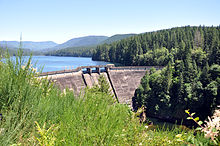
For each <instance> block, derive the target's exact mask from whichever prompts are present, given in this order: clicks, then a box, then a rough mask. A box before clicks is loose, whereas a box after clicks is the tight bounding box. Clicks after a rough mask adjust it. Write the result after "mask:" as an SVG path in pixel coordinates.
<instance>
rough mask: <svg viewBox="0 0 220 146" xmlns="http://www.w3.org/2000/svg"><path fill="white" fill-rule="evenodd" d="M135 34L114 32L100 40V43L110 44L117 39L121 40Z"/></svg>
mask: <svg viewBox="0 0 220 146" xmlns="http://www.w3.org/2000/svg"><path fill="white" fill-rule="evenodd" d="M134 35H136V34H132V33H131V34H116V35H113V36H111V37H109V38H108V39H106V40H104V41H103V42H101V43H100V44H105V43H106V44H111V43H113V42H115V41H119V40H122V39H125V38H128V37H131V36H134Z"/></svg>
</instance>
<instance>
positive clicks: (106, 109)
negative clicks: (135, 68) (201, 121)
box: [0, 56, 209, 145]
mask: <svg viewBox="0 0 220 146" xmlns="http://www.w3.org/2000/svg"><path fill="white" fill-rule="evenodd" d="M30 62H31V61H30V60H29V61H28V62H27V63H26V65H25V66H23V64H22V57H17V58H16V61H15V62H14V61H12V60H11V58H10V57H9V56H8V57H6V61H5V63H3V62H1V63H0V66H1V67H0V79H1V80H0V81H1V82H0V87H1V88H0V99H1V106H0V109H1V110H0V112H1V114H2V119H1V121H0V141H1V145H141V144H142V145H149V144H150V145H161V144H163V145H181V144H197V143H202V144H204V145H205V144H208V143H209V140H206V139H204V138H203V137H202V136H200V135H197V136H193V133H192V132H188V131H184V130H181V129H178V128H176V129H171V130H169V129H161V128H157V129H151V128H150V126H145V125H140V123H139V121H138V120H137V119H136V118H133V117H132V115H133V114H132V112H131V111H130V109H129V108H128V107H127V106H126V105H121V104H119V103H115V102H113V98H112V96H111V95H110V94H109V92H108V90H107V86H106V85H107V84H106V82H105V81H104V80H103V77H101V78H100V80H99V82H100V84H99V85H100V86H98V87H96V88H95V89H91V90H86V91H85V93H84V96H82V97H75V96H74V94H73V92H72V91H69V90H68V89H67V91H66V93H65V94H63V93H61V91H60V90H58V89H57V88H55V87H54V86H53V84H52V83H50V82H49V81H48V80H47V79H42V78H37V74H36V72H35V71H34V70H33V69H32V68H31V67H30ZM153 74H157V72H154V71H153V70H152V75H153ZM152 77H153V76H152ZM152 77H151V78H152ZM150 80H152V79H150ZM146 88H148V87H147V86H146ZM188 137H190V138H188ZM188 139H189V140H188ZM191 139H193V141H192V140H191Z"/></svg>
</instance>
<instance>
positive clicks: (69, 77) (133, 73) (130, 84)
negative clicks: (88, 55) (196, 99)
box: [40, 64, 163, 106]
mask: <svg viewBox="0 0 220 146" xmlns="http://www.w3.org/2000/svg"><path fill="white" fill-rule="evenodd" d="M152 67H154V68H155V69H156V70H158V69H162V68H163V67H161V66H125V67H115V66H114V65H112V64H109V65H100V66H82V67H78V68H76V69H72V70H63V71H54V72H45V73H42V74H41V75H40V76H41V77H46V76H47V77H48V79H50V80H52V81H54V82H55V84H56V85H58V87H59V88H60V89H61V90H64V89H65V88H69V89H71V90H73V91H74V92H75V93H76V94H77V95H79V94H80V92H82V91H83V89H84V88H86V87H92V86H93V85H95V84H98V78H99V76H100V75H103V76H104V77H105V79H106V80H107V82H108V83H109V86H110V88H111V90H112V93H113V95H114V96H115V97H116V98H117V99H118V101H119V103H123V104H128V105H130V106H132V97H133V96H134V93H135V90H136V89H137V88H138V86H139V84H140V81H141V78H142V77H143V76H144V75H145V73H146V71H149V70H150V69H151V68H152Z"/></svg>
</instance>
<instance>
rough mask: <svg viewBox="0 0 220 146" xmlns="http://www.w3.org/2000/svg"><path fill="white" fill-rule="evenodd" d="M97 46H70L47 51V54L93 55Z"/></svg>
mask: <svg viewBox="0 0 220 146" xmlns="http://www.w3.org/2000/svg"><path fill="white" fill-rule="evenodd" d="M95 48H96V46H82V47H69V48H65V49H60V50H56V51H50V52H47V53H45V55H46V56H71V57H91V56H92V53H93V51H94V49H95Z"/></svg>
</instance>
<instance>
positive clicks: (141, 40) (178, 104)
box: [93, 26, 220, 121]
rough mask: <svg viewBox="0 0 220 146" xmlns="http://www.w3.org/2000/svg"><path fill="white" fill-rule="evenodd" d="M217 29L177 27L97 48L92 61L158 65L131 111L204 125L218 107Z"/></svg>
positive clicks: (219, 31)
mask: <svg viewBox="0 0 220 146" xmlns="http://www.w3.org/2000/svg"><path fill="white" fill-rule="evenodd" d="M219 28H220V27H219V26H218V27H201V26H200V27H190V26H186V27H179V28H172V29H167V30H160V31H156V32H149V33H144V34H140V35H136V36H133V37H131V38H128V39H124V40H121V41H119V42H115V43H112V44H109V45H108V44H104V45H100V46H98V47H97V49H96V50H95V52H94V54H93V60H103V61H110V62H118V63H121V64H124V65H161V66H165V67H164V69H163V70H158V71H156V70H155V69H152V70H151V71H150V72H149V73H146V75H145V76H144V77H143V78H142V80H141V84H140V86H139V88H138V89H137V90H136V91H135V96H134V98H133V107H134V109H138V108H139V107H141V106H144V107H146V108H147V115H148V116H154V117H159V118H162V119H168V120H174V121H175V120H178V119H179V121H182V120H185V119H186V118H187V115H186V113H185V112H184V111H185V110H186V109H190V111H191V112H195V113H196V116H199V117H200V118H201V119H203V120H204V119H206V118H207V116H210V115H212V113H213V110H214V109H215V108H216V107H217V105H220V95H219V94H220V65H219V64H220V29H219Z"/></svg>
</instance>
